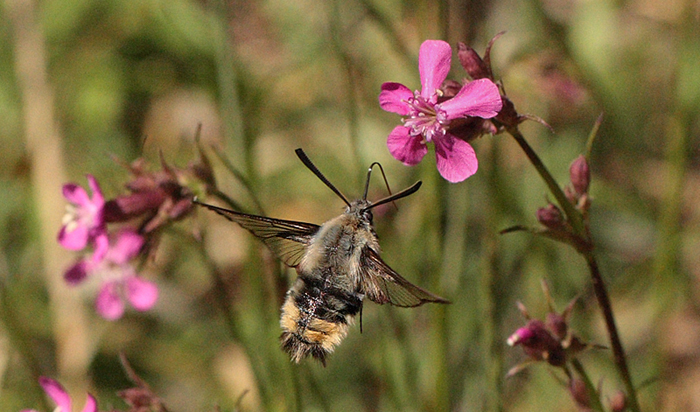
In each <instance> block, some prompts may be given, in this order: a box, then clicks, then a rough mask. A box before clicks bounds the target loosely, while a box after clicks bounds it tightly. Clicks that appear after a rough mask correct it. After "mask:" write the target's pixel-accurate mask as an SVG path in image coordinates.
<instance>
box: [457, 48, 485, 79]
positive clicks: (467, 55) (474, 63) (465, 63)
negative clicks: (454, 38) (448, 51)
mask: <svg viewBox="0 0 700 412" xmlns="http://www.w3.org/2000/svg"><path fill="white" fill-rule="evenodd" d="M457 47H458V50H457V56H458V57H459V62H460V63H462V67H464V70H466V72H467V74H469V76H471V78H472V79H474V80H476V79H483V78H487V79H490V78H491V77H492V76H491V73H490V70H489V68H488V66H486V63H484V60H482V59H481V57H480V56H479V54H478V53H477V52H476V51H475V50H474V49H472V48H471V47H469V46H467V45H466V44H464V43H459V45H458V46H457Z"/></svg>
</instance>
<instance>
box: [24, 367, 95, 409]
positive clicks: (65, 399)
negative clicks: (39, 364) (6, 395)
mask: <svg viewBox="0 0 700 412" xmlns="http://www.w3.org/2000/svg"><path fill="white" fill-rule="evenodd" d="M39 384H40V385H41V387H42V388H44V392H46V394H47V395H49V397H50V398H51V399H53V401H54V402H56V409H55V410H54V412H71V411H72V409H71V407H72V405H71V399H70V396H68V392H66V390H65V389H63V386H61V384H60V383H58V382H56V381H55V380H53V379H51V378H46V377H44V376H42V377H40V378H39ZM22 412H36V411H35V410H34V409H24V410H22ZM82 412H97V401H95V398H94V397H93V396H92V395H90V394H88V395H87V400H86V401H85V407H83V411H82Z"/></svg>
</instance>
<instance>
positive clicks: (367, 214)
mask: <svg viewBox="0 0 700 412" xmlns="http://www.w3.org/2000/svg"><path fill="white" fill-rule="evenodd" d="M365 219H367V220H369V223H374V222H373V221H374V215H372V211H371V210H365Z"/></svg>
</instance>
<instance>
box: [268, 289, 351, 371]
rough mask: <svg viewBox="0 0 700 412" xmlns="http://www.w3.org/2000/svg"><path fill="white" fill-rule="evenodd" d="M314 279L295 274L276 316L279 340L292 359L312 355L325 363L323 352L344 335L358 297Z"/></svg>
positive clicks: (295, 359) (299, 359)
mask: <svg viewBox="0 0 700 412" xmlns="http://www.w3.org/2000/svg"><path fill="white" fill-rule="evenodd" d="M316 283H317V282H312V281H309V280H304V278H298V279H297V281H296V284H295V285H294V287H293V288H292V289H290V290H289V292H287V297H286V299H285V302H284V305H283V306H282V317H281V319H280V325H281V326H282V335H281V336H280V341H281V343H282V349H284V351H285V352H287V353H288V354H289V356H291V358H292V360H293V361H294V362H297V363H298V362H299V361H301V360H302V359H303V358H305V357H307V356H312V357H314V358H316V359H318V360H319V361H321V363H323V365H324V366H325V364H326V356H327V355H328V354H330V353H331V352H333V350H334V349H335V346H337V345H338V344H339V343H340V342H341V341H342V340H343V338H345V335H347V333H348V326H349V324H351V323H352V320H353V316H355V315H356V314H357V313H358V312H359V311H360V308H361V306H362V299H361V298H360V297H359V296H358V295H356V294H347V293H345V292H343V291H340V290H338V289H334V288H329V287H326V288H324V285H321V284H316Z"/></svg>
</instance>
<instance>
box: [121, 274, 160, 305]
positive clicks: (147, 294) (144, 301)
mask: <svg viewBox="0 0 700 412" xmlns="http://www.w3.org/2000/svg"><path fill="white" fill-rule="evenodd" d="M126 298H127V299H128V300H129V302H131V304H132V305H133V306H134V308H136V310H140V311H144V310H149V309H150V308H152V307H153V305H155V304H156V301H157V300H158V287H157V286H156V284H155V283H153V282H149V281H147V280H143V279H140V278H138V277H136V276H131V277H129V278H127V279H126Z"/></svg>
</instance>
